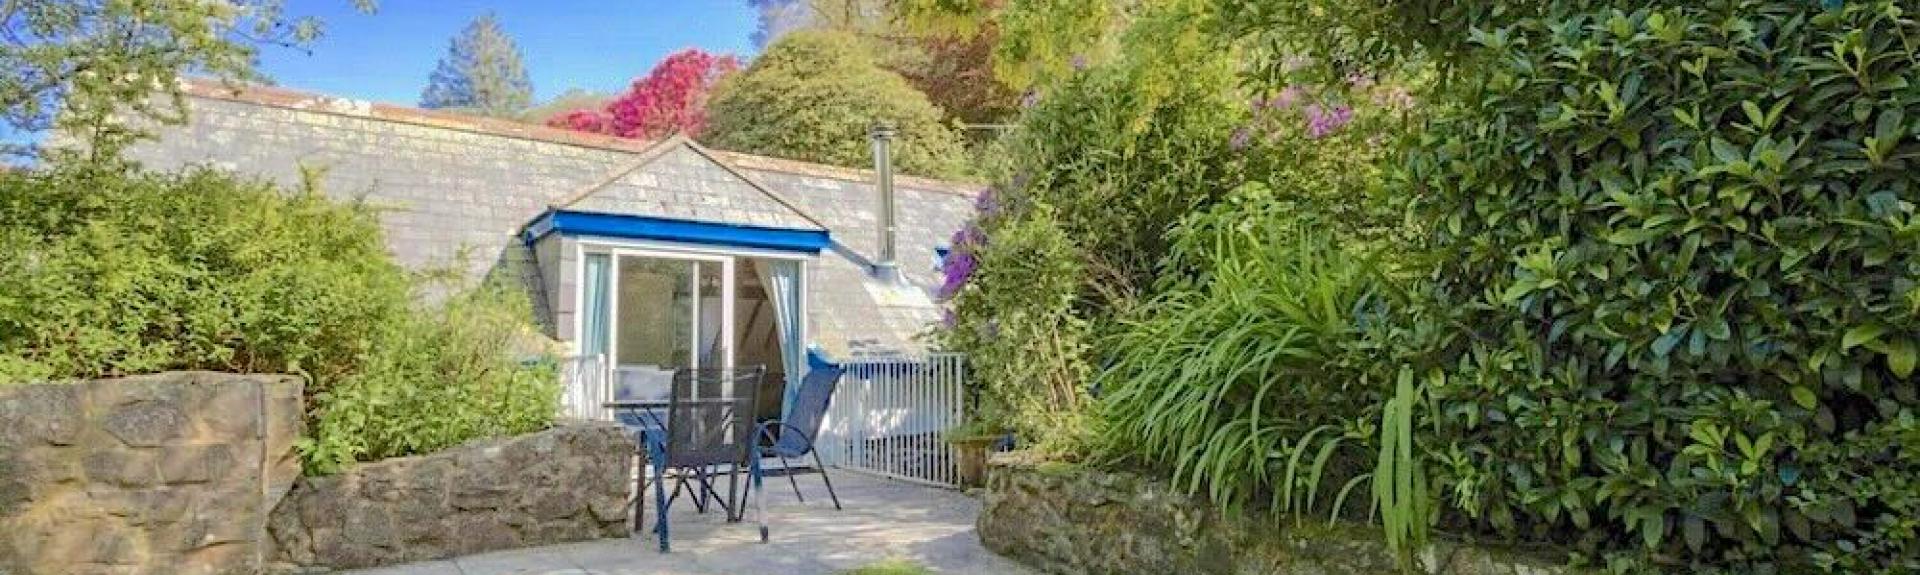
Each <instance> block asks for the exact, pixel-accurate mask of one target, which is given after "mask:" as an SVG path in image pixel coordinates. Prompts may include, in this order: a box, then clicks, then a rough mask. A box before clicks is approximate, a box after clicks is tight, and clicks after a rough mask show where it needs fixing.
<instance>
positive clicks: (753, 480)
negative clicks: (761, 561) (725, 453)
mask: <svg viewBox="0 0 1920 575" xmlns="http://www.w3.org/2000/svg"><path fill="white" fill-rule="evenodd" d="M747 465H749V466H750V467H748V468H747V469H748V471H747V486H748V489H749V490H750V491H752V492H753V516H754V519H756V520H758V521H759V522H760V542H761V543H766V542H767V504H766V502H765V501H764V500H762V499H761V498H763V497H766V492H767V486H766V485H765V484H764V483H763V481H764V479H763V478H764V476H765V474H764V473H762V470H761V469H760V448H759V447H758V446H755V447H753V456H752V457H750V458H748V460H747Z"/></svg>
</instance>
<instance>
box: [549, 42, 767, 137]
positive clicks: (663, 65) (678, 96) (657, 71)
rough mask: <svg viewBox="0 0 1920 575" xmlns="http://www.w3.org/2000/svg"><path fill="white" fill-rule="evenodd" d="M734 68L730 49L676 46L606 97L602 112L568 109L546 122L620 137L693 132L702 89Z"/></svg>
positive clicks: (701, 112)
mask: <svg viewBox="0 0 1920 575" xmlns="http://www.w3.org/2000/svg"><path fill="white" fill-rule="evenodd" d="M738 69H740V60H739V59H738V58H735V57H733V56H732V55H715V54H709V53H707V52H706V51H703V50H701V49H699V48H688V49H685V50H681V51H679V52H675V53H673V54H669V55H667V57H666V58H663V59H661V60H660V63H659V64H656V65H654V67H653V71H651V72H648V73H647V75H646V76H644V77H641V78H639V79H637V80H634V81H633V86H632V87H631V88H629V89H628V90H627V91H626V93H623V94H621V95H619V96H618V97H615V98H614V99H613V100H612V101H609V102H607V104H606V106H605V107H604V108H603V109H604V111H603V112H595V111H593V110H589V109H581V110H574V111H572V112H568V113H566V114H562V115H559V116H555V117H553V118H551V119H549V120H548V121H547V124H548V125H551V126H556V127H562V128H568V129H573V130H580V131H585V132H602V133H606V134H612V135H615V136H620V137H623V138H660V137H664V136H666V135H668V134H672V133H675V132H678V133H682V134H686V135H688V136H698V135H700V132H701V131H702V130H704V129H706V126H707V93H708V92H710V91H711V90H712V89H713V85H714V84H715V83H716V82H718V81H719V80H720V79H721V78H722V77H725V76H726V75H727V74H731V73H733V72H734V71H735V70H738Z"/></svg>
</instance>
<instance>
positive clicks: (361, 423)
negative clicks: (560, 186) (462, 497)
mask: <svg viewBox="0 0 1920 575" xmlns="http://www.w3.org/2000/svg"><path fill="white" fill-rule="evenodd" d="M531 326H532V309H531V307H530V306H529V305H528V302H527V299H526V295H525V293H524V292H523V291H521V290H519V289H518V288H517V286H503V285H499V284H492V283H490V284H487V285H483V286H481V287H479V288H477V289H474V290H470V291H466V292H463V293H459V294H457V295H454V296H453V297H452V298H450V299H449V300H447V301H446V302H444V303H442V304H441V305H440V306H439V307H437V308H435V309H432V310H428V311H426V312H424V313H418V314H414V315H413V316H410V317H407V318H405V320H404V321H403V322H402V323H401V326H400V329H398V330H395V332H393V333H392V334H391V335H389V336H387V337H384V338H382V344H381V345H380V346H379V348H378V349H376V350H374V351H373V353H371V354H369V355H368V357H367V358H366V359H365V363H364V364H363V365H362V366H361V369H360V370H359V371H358V372H355V373H352V374H349V375H347V376H346V377H343V378H341V379H340V380H339V381H337V382H335V383H334V384H333V385H331V386H328V387H327V389H326V390H325V391H323V392H321V393H320V394H319V395H318V396H317V397H316V398H315V400H316V403H317V404H318V405H319V406H321V407H322V409H320V410H319V411H318V414H317V416H316V417H315V419H314V421H313V426H312V429H311V430H310V432H309V434H308V438H306V439H303V440H302V441H301V443H300V445H299V447H300V449H301V452H302V453H304V454H306V459H307V466H308V469H309V470H311V471H314V472H318V473H329V472H332V471H334V470H336V469H338V468H339V467H340V466H342V465H345V464H347V463H350V462H352V461H354V460H375V459H384V458H388V457H398V456H402V455H411V454H415V453H428V452H432V451H437V450H440V449H443V448H447V447H452V446H454V445H458V444H460V443H461V442H464V441H467V440H469V439H473V438H476V437H497V436H505V435H516V434H520V433H526V432H530V431H536V430H539V429H542V428H545V427H546V426H547V425H548V424H550V423H552V421H553V417H554V414H555V413H558V412H559V409H560V388H559V385H558V379H559V373H558V371H557V370H558V365H557V364H556V363H555V362H554V361H553V358H551V357H542V358H538V359H535V360H531V361H529V362H527V363H522V362H521V360H520V359H519V358H515V357H513V356H511V355H509V354H508V353H507V350H512V349H516V348H519V347H523V345H521V344H522V343H523V342H524V341H526V340H527V339H530V338H532V337H536V336H537V335H536V334H534V333H532V330H531Z"/></svg>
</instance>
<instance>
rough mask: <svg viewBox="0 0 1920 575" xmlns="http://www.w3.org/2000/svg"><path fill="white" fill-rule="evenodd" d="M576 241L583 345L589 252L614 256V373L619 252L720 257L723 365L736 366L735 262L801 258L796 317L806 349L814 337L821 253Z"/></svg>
mask: <svg viewBox="0 0 1920 575" xmlns="http://www.w3.org/2000/svg"><path fill="white" fill-rule="evenodd" d="M573 240H574V242H573V244H574V245H573V249H574V258H573V260H574V262H573V265H572V266H571V267H572V273H573V277H574V278H576V281H575V282H574V301H575V302H577V303H576V305H575V308H576V310H575V312H574V314H573V318H574V321H573V341H574V342H575V344H576V345H577V344H578V342H580V341H583V339H582V338H583V336H584V335H585V330H586V323H587V322H586V317H585V312H586V309H585V307H584V306H583V305H581V304H580V303H578V302H585V301H586V299H585V298H586V281H585V278H586V269H587V257H586V256H587V254H590V253H592V254H607V255H608V256H609V259H610V261H609V266H608V268H609V269H608V272H607V273H608V277H609V280H608V281H610V282H613V285H612V286H610V287H611V289H610V290H609V291H608V294H607V297H608V301H607V313H608V314H609V315H611V316H612V317H610V318H607V332H608V333H607V367H608V370H609V372H611V371H612V370H616V369H618V368H619V365H620V364H619V355H620V351H619V350H620V329H619V325H618V322H619V318H620V289H619V281H620V257H621V256H637V257H651V258H662V259H678V260H695V261H703V262H720V263H721V264H722V267H721V275H722V278H721V279H722V281H721V290H720V291H721V296H720V298H721V300H720V301H721V308H720V314H721V317H722V318H724V319H723V320H722V321H721V322H720V323H721V328H720V329H721V335H720V337H722V338H724V340H725V342H726V349H727V351H726V354H725V356H726V357H725V366H724V367H725V368H727V369H732V368H733V367H734V358H735V354H736V353H737V352H738V350H737V349H735V348H736V345H735V344H736V343H738V342H736V341H735V334H734V323H735V318H734V304H735V301H734V300H735V287H736V286H737V285H738V281H739V276H738V266H737V265H736V262H738V261H739V260H740V259H741V258H765V259H779V260H792V261H797V262H799V263H800V274H799V277H798V278H797V280H798V281H797V284H798V286H797V288H798V289H799V291H800V298H799V301H798V302H797V303H798V304H799V306H798V307H799V308H800V309H799V310H797V311H796V313H795V314H794V317H795V318H797V319H798V320H799V323H800V326H799V330H798V331H799V332H800V345H801V346H802V347H803V348H804V347H805V346H806V344H807V342H809V341H811V340H812V337H813V333H812V332H811V331H810V330H809V328H810V327H811V326H810V325H809V323H810V322H809V321H808V316H809V315H812V307H813V306H812V304H811V302H810V300H812V299H813V296H812V289H811V285H810V283H811V282H810V281H809V276H811V275H812V269H811V266H812V264H813V261H814V260H816V259H818V256H816V255H811V254H797V253H793V252H783V251H777V250H764V249H755V248H734V247H722V246H711V245H702V244H687V243H678V242H665V241H657V240H637V239H629V238H613V237H604V236H574V237H573ZM693 281H694V282H695V284H694V291H693V293H694V294H695V297H694V304H693V305H694V308H693V314H692V315H693V320H692V321H693V322H694V326H693V333H694V337H695V338H696V341H695V342H694V346H693V348H694V349H693V356H694V357H693V358H691V359H690V361H689V363H690V364H692V365H694V366H695V367H698V366H699V356H700V349H699V348H700V346H699V342H698V341H697V340H698V338H699V336H700V328H699V322H700V301H699V300H700V298H699V296H698V294H699V293H700V291H699V281H700V276H699V274H698V273H697V272H696V273H695V274H694V279H693ZM762 281H765V280H764V279H762ZM783 357H784V355H783ZM803 363H804V360H803ZM787 369H789V370H798V371H797V372H798V373H804V372H805V370H806V366H805V365H800V366H787Z"/></svg>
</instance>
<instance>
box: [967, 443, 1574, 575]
mask: <svg viewBox="0 0 1920 575" xmlns="http://www.w3.org/2000/svg"><path fill="white" fill-rule="evenodd" d="M1020 455H1021V454H1018V453H1014V454H1002V455H996V456H995V458H994V459H993V461H992V463H991V465H990V467H989V469H988V472H987V492H986V504H985V506H984V507H983V509H982V510H981V513H980V519H979V525H978V528H979V532H980V540H981V542H982V543H984V544H985V545H986V547H987V548H988V549H991V550H993V551H994V552H996V553H1000V554H1002V555H1006V556H1008V557H1012V558H1014V559H1016V560H1019V561H1020V562H1022V563H1025V564H1027V565H1029V566H1032V567H1034V568H1036V569H1038V570H1040V571H1041V572H1044V573H1054V574H1062V575H1066V574H1072V575H1080V574H1108V573H1112V574H1122V573H1187V574H1196V575H1198V574H1206V575H1256V574H1259V575H1266V574H1272V575H1292V574H1301V575H1306V574H1312V575H1334V574H1374V573H1378V574H1382V575H1387V574H1399V573H1402V571H1401V570H1400V569H1399V567H1398V565H1397V562H1396V561H1395V560H1394V556H1393V554H1392V553H1390V552H1389V551H1388V550H1387V547H1386V544H1385V542H1384V541H1382V540H1381V539H1380V536H1379V534H1378V530H1377V529H1376V528H1367V527H1358V526H1333V527H1329V526H1326V525H1325V524H1324V523H1322V522H1317V521H1316V522H1310V524H1309V525H1308V526H1304V527H1296V526H1293V522H1285V523H1286V524H1287V525H1288V526H1289V528H1284V529H1283V528H1280V527H1275V526H1273V525H1270V524H1268V523H1267V522H1261V521H1250V520H1245V519H1241V518H1237V517H1228V516H1225V515H1222V514H1221V513H1219V512H1218V511H1216V510H1214V509H1212V508H1211V507H1210V506H1209V505H1208V504H1207V502H1206V501H1205V500H1203V499H1200V498H1194V497H1188V496H1186V495H1185V494H1183V493H1181V492H1179V491H1176V490H1174V489H1172V488H1171V487H1170V486H1169V485H1168V484H1167V482H1165V481H1163V480H1160V479H1155V478H1149V477H1145V476H1142V475H1138V474H1133V473H1124V472H1112V471H1102V470H1096V469H1087V468H1082V467H1078V466H1070V465H1062V464H1053V463H1043V462H1036V461H1030V460H1024V459H1022V458H1021V457H1020ZM1563 557H1565V556H1564V555H1557V556H1554V555H1552V554H1547V555H1540V556H1536V555H1522V554H1515V553H1507V552H1502V551H1496V550H1490V549H1488V548H1482V547H1475V546H1471V545H1462V544H1458V543H1450V542H1440V543H1435V544H1433V545H1432V546H1430V547H1429V548H1428V549H1427V550H1426V551H1425V552H1424V553H1421V554H1420V556H1419V560H1420V562H1421V566H1420V567H1421V568H1422V571H1424V572H1427V573H1434V574H1438V575H1549V574H1555V575H1557V574H1564V573H1570V572H1569V571H1567V570H1565V569H1562V568H1560V567H1557V566H1556V565H1557V563H1558V561H1556V558H1563Z"/></svg>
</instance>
